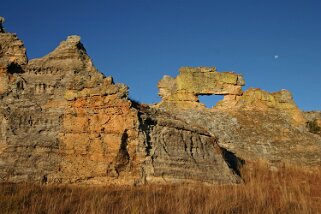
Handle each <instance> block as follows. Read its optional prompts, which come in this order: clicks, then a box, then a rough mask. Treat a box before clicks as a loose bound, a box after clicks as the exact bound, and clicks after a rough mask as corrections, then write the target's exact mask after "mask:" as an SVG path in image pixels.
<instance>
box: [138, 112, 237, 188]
mask: <svg viewBox="0 0 321 214" xmlns="http://www.w3.org/2000/svg"><path fill="white" fill-rule="evenodd" d="M140 112H143V113H141V117H140V118H141V123H140V124H141V130H143V133H144V135H145V136H146V137H145V150H146V153H147V156H146V160H145V161H144V163H143V179H144V180H143V181H147V182H153V183H176V182H180V183H181V182H194V183H195V182H202V183H209V184H222V183H237V182H240V178H239V177H238V176H237V175H236V174H235V172H233V170H232V169H230V168H229V163H228V162H226V160H225V159H224V157H223V155H222V150H221V148H220V147H219V146H218V144H217V138H215V137H213V136H212V135H210V134H209V133H208V132H207V131H206V130H204V129H202V128H199V127H197V126H194V125H193V124H187V123H186V122H185V121H184V120H180V119H178V118H175V117H173V116H172V115H170V114H168V113H165V112H162V111H159V110H156V109H148V110H147V111H146V110H143V111H142V110H141V111H140Z"/></svg>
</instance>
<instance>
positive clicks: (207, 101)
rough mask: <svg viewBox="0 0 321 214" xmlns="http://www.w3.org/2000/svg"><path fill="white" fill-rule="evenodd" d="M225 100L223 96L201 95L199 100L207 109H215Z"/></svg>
mask: <svg viewBox="0 0 321 214" xmlns="http://www.w3.org/2000/svg"><path fill="white" fill-rule="evenodd" d="M223 99H224V96H223V95H199V96H198V100H199V102H200V103H203V104H204V105H205V106H206V108H213V107H214V106H216V104H217V103H218V102H220V101H221V100H223Z"/></svg>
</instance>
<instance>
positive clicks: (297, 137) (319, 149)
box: [155, 67, 321, 166]
mask: <svg viewBox="0 0 321 214" xmlns="http://www.w3.org/2000/svg"><path fill="white" fill-rule="evenodd" d="M182 71H183V72H184V79H192V80H193V81H192V82H193V87H190V86H186V87H185V88H183V89H182V87H177V85H182V84H181V83H179V81H181V77H180V76H181V75H182ZM209 75H212V76H214V75H218V72H217V71H216V69H215V68H206V67H201V68H190V67H188V68H181V69H180V73H179V75H178V76H177V77H176V78H172V77H169V76H164V78H163V79H162V80H161V81H160V82H159V85H158V86H159V92H160V95H161V96H162V101H161V102H160V103H159V104H157V105H156V106H155V107H156V108H162V109H164V110H165V111H167V112H170V113H171V114H172V115H175V116H176V117H178V118H180V119H181V120H184V121H186V122H187V123H188V124H193V125H197V126H199V127H202V128H203V129H205V130H207V131H208V132H209V133H211V135H213V136H216V137H217V138H218V143H219V145H220V146H221V147H222V148H224V149H226V150H227V151H228V152H231V153H233V154H234V155H235V156H236V157H237V158H238V159H240V160H243V161H246V162H253V161H257V160H259V159H261V160H262V159H263V160H266V161H269V162H270V163H285V162H287V163H290V164H296V165H305V166H320V165H321V156H320V154H321V138H320V136H318V134H320V127H321V126H320V118H321V116H320V113H319V112H307V113H304V112H302V111H301V110H300V109H299V108H298V107H297V106H296V104H295V102H294V101H293V98H292V95H291V93H290V92H289V91H287V90H281V91H279V92H274V93H269V92H267V91H264V90H261V89H253V88H251V89H248V90H247V91H244V92H242V90H241V88H240V86H242V85H244V84H245V82H244V79H243V78H242V76H240V75H238V74H234V73H231V72H220V73H219V78H212V79H211V78H209V77H208V76H209ZM186 76H188V77H186ZM195 76H197V78H194V77H195ZM209 79H210V80H211V81H212V82H211V84H204V83H206V81H208V80H209ZM188 82H189V81H188ZM169 83H172V84H169ZM185 85H188V84H185ZM213 86H215V87H216V86H219V88H218V89H215V90H213V88H215V87H213ZM164 91H165V92H166V93H164ZM182 91H184V92H186V91H188V93H182ZM235 92H237V93H235ZM164 94H165V96H164ZM177 94H181V95H182V96H180V97H177V96H176V95H177ZM186 94H187V95H186ZM217 94H219V95H224V99H223V100H222V101H220V102H218V103H217V105H216V106H214V107H213V108H212V109H207V108H205V106H204V105H202V104H200V103H199V101H198V99H197V96H198V95H217ZM185 96H186V97H185ZM191 96H193V97H194V98H195V99H193V100H192V99H189V97H191ZM169 97H170V98H169ZM195 106H197V108H195Z"/></svg>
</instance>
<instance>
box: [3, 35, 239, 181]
mask: <svg viewBox="0 0 321 214" xmlns="http://www.w3.org/2000/svg"><path fill="white" fill-rule="evenodd" d="M0 62H1V64H0V67H1V84H0V86H1V87H0V88H1V97H0V99H1V102H0V121H1V129H0V130H1V132H0V181H2V182H20V181H33V182H42V183H88V184H111V183H116V184H135V183H136V184H140V183H146V182H157V183H158V182H163V183H164V182H196V181H201V182H206V183H235V182H238V181H239V177H238V175H236V174H235V172H234V171H233V169H230V168H229V166H228V163H227V162H226V161H225V159H224V157H223V155H222V151H221V149H220V147H219V146H218V144H217V139H216V138H215V137H213V136H211V135H209V134H208V132H207V131H206V130H203V129H199V128H197V127H194V126H193V125H188V124H187V123H186V122H184V121H180V120H177V119H175V118H172V117H171V116H170V115H162V114H161V113H158V112H157V111H151V110H149V108H145V109H140V108H135V107H134V106H133V105H134V104H133V103H132V102H131V101H130V100H129V99H128V88H127V86H125V85H124V84H114V83H113V80H112V78H111V77H105V76H104V75H103V74H101V73H100V72H99V71H97V69H96V68H95V67H94V66H93V64H92V61H91V60H90V58H89V57H88V55H87V54H86V50H85V48H84V47H83V45H82V43H81V42H80V37H78V36H70V37H68V38H67V40H66V41H63V42H61V44H60V45H59V46H58V47H57V48H56V49H55V50H54V51H53V52H51V53H49V54H48V55H47V56H45V57H43V58H40V59H34V60H31V61H28V60H27V57H26V50H25V48H24V46H23V43H22V42H21V41H20V40H19V39H18V38H17V37H16V36H15V35H14V34H10V33H1V34H0Z"/></svg>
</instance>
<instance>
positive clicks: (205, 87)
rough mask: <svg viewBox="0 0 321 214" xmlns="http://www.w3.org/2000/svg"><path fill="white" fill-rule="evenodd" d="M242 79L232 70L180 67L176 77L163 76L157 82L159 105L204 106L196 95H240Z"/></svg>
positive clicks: (168, 106)
mask: <svg viewBox="0 0 321 214" xmlns="http://www.w3.org/2000/svg"><path fill="white" fill-rule="evenodd" d="M244 84H245V83H244V79H243V77H242V76H241V75H239V74H235V73H233V72H217V71H216V68H215V67H196V68H194V67H182V68H180V70H179V75H178V76H177V77H176V78H172V77H170V76H167V75H166V76H164V77H163V79H161V80H160V81H159V83H158V88H159V95H160V96H161V97H162V101H161V102H160V103H159V105H158V106H160V107H166V108H170V107H179V108H204V105H203V104H201V103H199V102H198V97H197V96H198V95H211V94H217V95H226V94H228V95H241V94H242V89H241V87H242V85H244Z"/></svg>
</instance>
